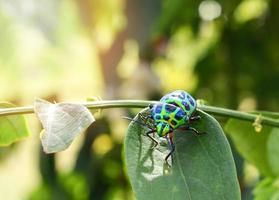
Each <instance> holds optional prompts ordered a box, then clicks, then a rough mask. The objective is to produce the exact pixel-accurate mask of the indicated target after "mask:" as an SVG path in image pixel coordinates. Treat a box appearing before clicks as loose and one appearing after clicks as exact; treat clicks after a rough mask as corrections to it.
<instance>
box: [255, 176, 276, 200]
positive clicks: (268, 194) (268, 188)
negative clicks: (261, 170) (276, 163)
mask: <svg viewBox="0 0 279 200" xmlns="http://www.w3.org/2000/svg"><path fill="white" fill-rule="evenodd" d="M254 195H255V200H278V199H279V183H278V180H274V179H272V178H266V179H264V180H262V181H261V182H260V183H259V184H258V185H257V187H256V188H255V190H254Z"/></svg>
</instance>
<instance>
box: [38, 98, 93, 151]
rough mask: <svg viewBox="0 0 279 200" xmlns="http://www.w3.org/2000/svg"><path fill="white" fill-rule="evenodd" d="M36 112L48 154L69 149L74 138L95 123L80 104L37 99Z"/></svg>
mask: <svg viewBox="0 0 279 200" xmlns="http://www.w3.org/2000/svg"><path fill="white" fill-rule="evenodd" d="M34 110H35V113H36V114H37V116H38V117H39V119H40V121H41V123H42V125H43V128H44V131H43V132H42V134H41V142H42V145H43V150H44V152H46V153H55V152H59V151H62V150H65V149H67V148H68V147H69V146H70V144H71V143H72V141H73V140H74V138H75V137H76V136H77V135H79V134H81V133H82V132H83V131H84V130H85V129H87V128H88V126H89V125H90V124H91V123H93V122H94V121H95V118H94V117H93V115H92V114H91V113H90V111H89V110H88V109H87V108H86V107H85V106H83V105H80V104H72V103H57V104H52V103H50V102H48V101H45V100H42V99H35V102H34Z"/></svg>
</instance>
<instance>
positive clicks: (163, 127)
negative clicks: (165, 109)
mask: <svg viewBox="0 0 279 200" xmlns="http://www.w3.org/2000/svg"><path fill="white" fill-rule="evenodd" d="M156 128H157V133H158V135H159V136H160V137H163V136H165V135H166V134H168V133H170V132H172V128H171V127H170V125H169V124H168V123H165V122H159V123H158V124H157V125H156Z"/></svg>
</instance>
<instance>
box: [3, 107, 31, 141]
mask: <svg viewBox="0 0 279 200" xmlns="http://www.w3.org/2000/svg"><path fill="white" fill-rule="evenodd" d="M9 107H14V105H13V104H10V103H6V102H0V109H1V108H9ZM27 136H29V131H28V128H27V124H26V121H25V118H24V117H23V116H22V115H11V116H2V117H0V146H7V145H10V144H11V143H13V142H15V141H17V140H20V139H23V138H25V137H27Z"/></svg>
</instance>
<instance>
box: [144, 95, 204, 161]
mask: <svg viewBox="0 0 279 200" xmlns="http://www.w3.org/2000/svg"><path fill="white" fill-rule="evenodd" d="M149 108H150V114H149V115H146V116H144V115H143V114H141V113H140V114H139V117H140V118H141V119H142V120H143V121H144V122H145V123H147V120H148V119H151V120H153V127H151V126H148V127H149V129H150V131H148V132H147V133H146V135H147V136H148V137H149V138H150V139H152V140H153V141H154V142H155V145H154V147H156V146H157V145H158V144H159V142H158V141H157V140H156V139H155V138H154V137H152V136H151V134H154V133H157V134H158V136H159V137H165V138H167V139H168V141H169V143H170V148H171V150H170V152H169V154H168V155H167V156H166V157H165V162H166V163H168V162H167V160H168V158H169V157H170V156H171V155H172V153H173V152H174V151H175V145H174V142H173V131H174V130H175V129H178V128H183V129H185V130H190V131H193V132H194V133H195V134H196V135H201V134H204V132H202V133H201V132H199V131H197V130H196V129H194V128H193V127H190V126H189V125H190V123H191V122H192V121H196V120H199V119H200V116H194V115H193V114H194V113H195V111H196V108H197V103H196V101H195V99H194V98H193V97H192V96H191V95H190V94H188V93H187V92H185V91H183V90H177V91H174V92H171V93H169V94H167V95H165V96H163V97H162V98H161V99H160V102H158V103H156V104H154V105H150V106H149ZM154 147H153V148H154Z"/></svg>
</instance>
